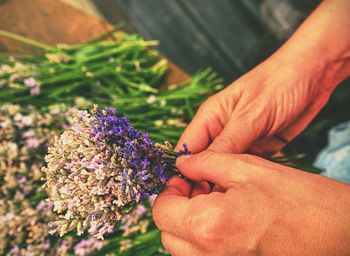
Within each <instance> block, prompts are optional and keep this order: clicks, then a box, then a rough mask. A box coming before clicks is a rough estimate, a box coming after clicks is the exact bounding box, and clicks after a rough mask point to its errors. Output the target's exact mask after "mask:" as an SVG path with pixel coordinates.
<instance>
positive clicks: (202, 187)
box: [191, 181, 210, 197]
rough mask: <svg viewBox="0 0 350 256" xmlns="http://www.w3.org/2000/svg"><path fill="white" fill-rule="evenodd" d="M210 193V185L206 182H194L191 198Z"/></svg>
mask: <svg viewBox="0 0 350 256" xmlns="http://www.w3.org/2000/svg"><path fill="white" fill-rule="evenodd" d="M208 193H210V185H209V183H208V182H206V181H204V182H196V183H195V184H194V186H193V189H192V192H191V197H195V196H198V195H201V194H208Z"/></svg>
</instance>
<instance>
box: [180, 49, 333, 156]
mask: <svg viewBox="0 0 350 256" xmlns="http://www.w3.org/2000/svg"><path fill="white" fill-rule="evenodd" d="M277 55H278V56H273V57H270V58H269V59H268V60H267V61H265V62H264V63H262V64H261V65H259V66H257V67H256V68H255V69H253V70H252V71H250V72H249V73H247V74H246V75H244V76H243V77H241V78H239V79H238V80H237V81H235V82H234V83H233V84H231V85H230V86H228V87H227V88H225V89H224V90H223V91H221V92H219V93H217V94H216V95H214V96H212V97H210V98H209V99H207V100H206V101H205V102H204V103H203V104H202V106H201V107H200V108H199V110H198V112H197V113H196V115H195V116H194V118H193V120H192V122H191V123H190V124H189V125H188V127H187V128H186V130H185V131H184V133H183V135H182V136H181V138H180V140H179V142H178V146H177V148H176V149H180V148H181V146H182V144H183V143H186V144H188V146H189V148H190V150H191V151H192V152H194V153H198V152H200V151H202V150H205V149H210V150H214V151H217V152H230V153H244V152H248V153H252V154H256V155H262V156H265V155H270V154H273V153H275V152H277V151H279V150H280V149H281V148H282V147H283V146H285V143H286V142H288V141H291V140H292V139H293V138H294V137H295V136H297V135H298V134H299V133H300V132H301V131H303V130H304V129H305V127H306V126H307V125H308V124H309V123H310V121H311V120H312V119H313V118H314V117H315V115H316V114H317V113H318V112H319V111H320V109H321V108H322V107H323V106H324V105H325V104H326V102H327V101H328V98H329V96H330V94H331V91H332V90H331V89H328V88H327V89H326V88H325V87H324V82H323V80H322V77H321V76H320V74H319V73H315V72H314V71H312V70H310V68H308V67H304V65H303V64H301V63H298V64H296V63H295V64H292V63H293V61H292V58H289V57H288V58H287V56H283V57H280V55H279V54H277Z"/></svg>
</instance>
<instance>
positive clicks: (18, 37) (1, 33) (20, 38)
mask: <svg viewBox="0 0 350 256" xmlns="http://www.w3.org/2000/svg"><path fill="white" fill-rule="evenodd" d="M0 36H5V37H8V38H11V39H13V40H16V41H19V42H22V43H25V44H28V45H31V46H34V47H37V48H40V49H43V50H48V49H50V48H52V47H51V46H50V45H47V44H44V43H41V42H38V41H35V40H33V39H30V38H27V37H24V36H21V35H18V34H15V33H12V32H9V31H6V30H2V29H0Z"/></svg>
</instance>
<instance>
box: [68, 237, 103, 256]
mask: <svg viewBox="0 0 350 256" xmlns="http://www.w3.org/2000/svg"><path fill="white" fill-rule="evenodd" d="M104 244H105V243H104V242H102V241H99V240H97V239H96V238H94V237H90V238H88V239H83V240H81V241H80V242H79V243H77V244H76V245H75V246H74V254H75V255H77V256H87V255H89V254H91V253H93V252H94V251H98V250H100V249H101V248H102V247H103V246H104Z"/></svg>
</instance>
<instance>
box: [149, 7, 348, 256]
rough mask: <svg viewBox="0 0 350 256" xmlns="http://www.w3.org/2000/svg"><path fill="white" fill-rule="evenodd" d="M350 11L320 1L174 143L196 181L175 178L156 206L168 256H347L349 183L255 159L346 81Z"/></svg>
mask: <svg viewBox="0 0 350 256" xmlns="http://www.w3.org/2000/svg"><path fill="white" fill-rule="evenodd" d="M348 10H350V1H348V0H333V1H332V0H329V1H324V2H322V4H321V5H320V6H319V7H318V8H317V9H316V10H315V11H314V12H313V13H312V14H311V15H310V16H309V17H308V18H307V20H306V21H305V22H304V23H303V24H302V25H301V26H300V28H299V29H298V30H297V31H296V32H295V33H294V35H293V36H292V37H291V38H290V39H289V40H288V41H287V42H286V43H285V44H284V45H283V46H282V47H281V48H280V49H279V50H278V51H277V52H276V53H274V54H273V55H272V56H271V57H269V58H268V59H267V60H266V61H264V62H263V63H261V64H260V65H258V66H257V67H256V68H254V69H253V70H251V71H250V72H248V73H247V74H245V75H244V76H243V77H241V78H239V79H238V80H237V81H235V82H234V83H232V84H231V85H229V86H228V87H227V88H225V89H224V90H223V91H221V92H219V93H218V94H216V95H214V96H212V97H211V98H209V99H208V100H207V101H206V102H205V103H204V104H203V105H202V106H201V107H200V109H199V110H198V112H197V113H196V115H195V117H194V119H193V120H192V122H191V123H190V124H189V125H188V127H187V128H186V130H185V132H184V133H183V135H182V136H181V138H180V140H179V143H178V146H177V149H180V147H181V145H182V144H183V143H187V144H188V145H189V148H190V150H191V151H192V152H193V153H194V154H193V155H192V156H183V157H180V158H179V159H178V161H177V167H178V169H179V170H180V171H181V172H182V173H183V174H184V175H185V176H187V177H188V178H189V179H191V180H193V181H194V182H192V183H191V184H189V183H187V182H186V181H184V180H182V179H180V178H173V179H172V180H171V181H170V182H169V186H168V187H167V188H166V190H165V191H164V192H162V193H161V194H160V195H159V196H158V198H157V199H156V201H155V204H154V208H153V217H154V220H155V223H156V225H157V226H158V227H159V229H160V230H161V231H162V242H163V245H164V246H165V248H166V249H167V250H168V251H169V252H170V253H171V254H172V255H349V252H350V215H349V210H350V185H347V184H344V183H341V182H337V181H335V180H332V179H329V178H325V177H321V176H319V175H315V174H310V173H306V172H303V171H299V170H295V169H292V168H289V167H285V166H281V165H278V164H275V163H271V162H269V161H267V160H264V159H262V158H260V157H258V156H257V155H259V156H266V155H271V154H273V153H275V152H277V151H279V150H280V149H281V148H282V147H283V146H284V145H285V142H286V141H290V140H292V139H293V138H294V137H295V136H297V135H298V134H299V133H300V132H301V131H302V130H304V129H305V128H306V127H307V125H308V124H309V123H310V122H311V120H312V119H313V118H314V117H315V116H316V115H317V113H318V112H319V111H320V110H321V108H322V107H323V106H324V105H325V104H326V103H327V101H328V99H329V97H330V95H331V93H332V91H333V90H334V89H335V88H336V86H337V85H338V84H339V83H340V82H341V81H343V80H344V79H346V78H347V77H348V76H349V75H350V16H349V14H348ZM242 153H249V154H242ZM208 182H210V183H211V184H212V185H213V186H210V185H209V183H208ZM211 187H213V189H211Z"/></svg>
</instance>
